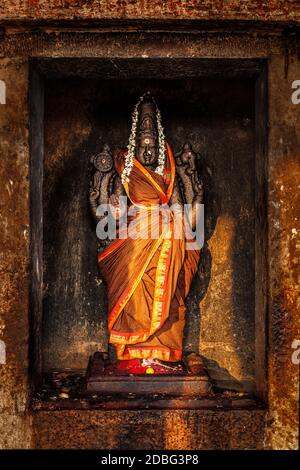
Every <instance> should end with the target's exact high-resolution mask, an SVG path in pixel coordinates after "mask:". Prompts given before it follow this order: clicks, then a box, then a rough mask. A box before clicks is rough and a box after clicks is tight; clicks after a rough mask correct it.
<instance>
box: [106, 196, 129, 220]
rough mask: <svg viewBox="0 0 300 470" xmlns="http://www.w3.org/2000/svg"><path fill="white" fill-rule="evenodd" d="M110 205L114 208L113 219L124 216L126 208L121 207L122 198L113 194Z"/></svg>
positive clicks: (109, 201)
mask: <svg viewBox="0 0 300 470" xmlns="http://www.w3.org/2000/svg"><path fill="white" fill-rule="evenodd" d="M108 203H109V204H111V205H112V206H113V207H112V211H111V213H112V215H113V217H115V218H116V219H118V218H120V217H121V216H122V215H123V214H124V212H125V210H126V208H125V207H124V206H123V205H121V206H120V197H119V195H118V194H112V195H111V196H110V198H109V200H108Z"/></svg>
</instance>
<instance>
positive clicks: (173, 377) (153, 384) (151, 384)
mask: <svg viewBox="0 0 300 470" xmlns="http://www.w3.org/2000/svg"><path fill="white" fill-rule="evenodd" d="M191 356H192V360H189V357H191ZM197 358H198V363H197ZM199 361H200V363H199ZM114 364H116V361H110V360H109V359H108V355H107V354H106V353H100V352H97V353H95V354H94V355H93V356H91V357H90V360H89V364H88V368H87V372H86V377H85V393H87V394H101V395H114V394H117V395H119V394H127V395H128V394H134V395H143V396H153V395H154V394H157V395H168V396H174V397H175V396H176V397H178V396H187V397H204V396H207V395H209V393H210V392H211V390H212V385H211V382H210V379H209V377H208V375H207V372H206V369H205V367H204V364H203V363H202V365H201V357H200V356H198V355H196V354H195V353H192V354H190V355H189V356H187V358H186V359H185V360H184V361H183V363H180V367H178V369H180V372H174V373H173V374H172V371H170V373H163V374H149V375H148V374H129V373H128V374H126V373H122V374H120V373H114Z"/></svg>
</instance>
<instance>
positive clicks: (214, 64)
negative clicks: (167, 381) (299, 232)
mask: <svg viewBox="0 0 300 470" xmlns="http://www.w3.org/2000/svg"><path fill="white" fill-rule="evenodd" d="M148 89H150V90H151V92H152V93H153V94H154V95H155V97H156V99H157V102H158V103H159V106H160V108H161V113H162V118H163V122H164V127H165V130H166V135H167V136H168V140H169V141H170V142H171V143H172V145H173V147H174V149H175V151H176V150H178V148H177V147H178V145H179V143H181V142H182V141H184V140H186V139H187V138H188V139H189V140H190V141H191V142H192V144H193V147H194V148H195V149H196V151H197V153H198V154H199V155H200V158H199V161H198V168H199V171H200V172H201V173H202V176H203V179H204V185H205V212H206V224H205V227H206V228H205V237H206V242H205V246H204V248H203V250H202V257H201V262H200V265H199V270H198V274H197V276H196V278H195V279H194V282H193V287H192V291H191V293H190V296H189V300H188V315H187V324H186V334H185V347H186V348H187V349H189V350H191V349H197V348H198V347H199V345H200V350H201V353H202V354H203V355H204V356H205V358H206V360H207V364H208V368H209V370H210V373H211V375H212V378H214V377H215V380H216V384H217V385H218V386H219V388H221V389H226V387H229V388H230V387H232V384H235V383H236V388H235V390H240V391H243V392H245V393H249V394H251V395H252V394H255V395H257V396H258V397H259V398H261V399H264V398H265V395H266V380H265V377H266V370H265V369H266V367H265V354H266V344H265V336H266V275H267V269H266V219H267V218H266V196H265V194H266V64H265V61H263V60H250V59H230V60H229V59H228V60H225V59H200V58H193V59H192V58H180V59H172V58H164V59H159V58H156V59H155V58H153V59H150V58H147V59H145V58H134V59H117V58H115V59H111V58H110V59H108V58H103V59H87V58H82V59H81V58H76V59H70V58H69V59H67V58H66V59H47V58H42V59H33V60H32V61H31V65H30V105H31V114H30V116H31V125H30V139H31V174H30V182H31V261H32V263H31V310H30V312H31V340H32V341H31V345H32V350H31V368H32V374H31V375H32V378H33V386H34V387H36V385H37V384H38V383H40V381H41V378H42V377H43V376H44V375H45V374H47V373H49V372H51V371H53V370H72V371H77V370H79V371H80V370H84V369H85V367H86V364H87V361H88V357H89V355H90V354H92V353H93V352H94V351H96V350H100V351H105V350H106V349H107V332H106V299H105V287H104V286H103V284H102V282H101V279H100V276H99V274H98V268H97V263H96V252H97V240H96V235H95V229H94V226H93V221H92V219H91V216H90V214H89V210H88V181H89V178H90V172H91V167H90V163H89V161H90V155H91V154H92V153H95V152H97V151H99V150H100V149H101V147H102V146H103V144H104V143H105V142H110V143H111V145H112V146H114V147H116V146H122V147H125V146H126V144H127V139H128V134H129V128H130V113H131V110H132V107H133V105H134V103H135V102H136V100H137V98H138V97H139V96H140V95H141V94H142V93H143V92H144V91H145V90H148ZM214 374H215V376H214ZM228 384H229V385H228ZM233 388H234V386H233ZM133 392H134V390H133ZM251 403H252V405H253V402H251Z"/></svg>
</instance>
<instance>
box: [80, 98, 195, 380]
mask: <svg viewBox="0 0 300 470" xmlns="http://www.w3.org/2000/svg"><path fill="white" fill-rule="evenodd" d="M196 157H197V156H196V154H195V152H194V151H193V149H192V147H191V145H190V144H189V143H188V142H187V143H185V144H184V145H183V148H182V151H181V152H179V154H177V155H176V156H175V157H174V154H173V151H172V148H171V145H170V144H169V143H168V142H167V141H166V140H165V134H164V129H163V127H162V123H161V114H160V111H159V109H158V106H157V104H156V102H155V100H154V98H153V96H152V95H151V93H150V92H147V93H145V94H144V95H143V96H142V97H141V98H140V100H139V101H138V103H137V104H136V106H135V108H134V112H133V115H132V128H131V134H130V137H129V144H128V147H127V150H124V149H121V148H118V149H116V150H115V151H114V153H113V154H112V153H111V150H110V147H109V146H108V145H107V144H105V146H104V148H103V150H102V152H100V153H99V154H97V155H96V156H93V157H92V158H91V162H92V164H93V166H94V168H95V170H96V171H95V173H94V175H93V180H92V182H91V187H90V196H89V200H90V207H91V210H92V213H93V216H94V218H95V221H96V222H99V221H101V220H102V221H103V215H102V214H100V215H99V213H98V212H97V207H98V206H99V205H100V204H107V203H108V204H111V206H112V207H113V208H114V209H115V210H114V211H113V212H114V217H115V219H116V225H117V230H120V220H121V218H122V209H120V207H121V206H119V202H120V198H121V196H123V197H124V198H125V197H126V198H127V199H126V201H127V205H128V207H127V208H130V207H131V208H134V209H136V211H135V213H134V214H133V215H132V214H131V215H130V213H129V216H128V218H127V224H129V223H131V224H132V222H134V221H136V220H137V219H138V223H139V227H140V229H143V228H145V230H146V232H147V234H148V235H149V224H148V222H149V216H150V215H151V227H152V230H153V227H154V228H155V230H156V229H157V231H156V233H159V235H158V236H156V237H151V236H147V237H132V236H130V234H128V235H127V236H125V237H124V236H123V237H118V236H117V237H116V238H115V239H113V240H106V241H105V242H104V243H102V245H101V251H100V252H99V255H98V263H99V270H100V274H101V276H102V278H103V279H104V281H105V284H106V287H107V297H108V330H109V343H110V348H113V350H114V352H115V357H116V359H117V362H118V364H119V366H120V367H121V368H123V369H124V368H125V369H126V368H128V370H130V372H133V373H134V370H136V371H138V372H137V373H141V371H145V373H154V374H160V373H164V372H165V371H167V372H168V373H171V374H172V369H174V370H177V371H178V369H180V365H181V364H183V363H182V361H183V359H184V360H187V363H188V366H189V368H190V370H192V371H194V372H195V373H197V371H199V370H200V369H201V368H203V367H204V365H203V360H202V358H201V356H200V355H199V354H197V352H196V351H194V352H190V353H189V354H188V355H187V356H186V357H183V333H184V326H185V315H186V307H185V299H186V298H187V295H188V293H189V290H190V285H191V281H192V278H193V276H194V274H195V273H196V271H197V268H198V262H199V257H200V248H201V247H200V246H198V245H197V244H195V246H193V248H190V249H187V238H186V234H185V235H183V236H182V237H177V236H175V231H176V230H177V231H178V228H182V229H183V225H184V221H183V219H182V218H181V219H178V220H179V221H180V222H178V220H177V219H176V218H175V215H174V211H172V210H171V211H168V209H169V208H172V207H176V208H177V209H176V210H177V211H178V208H179V209H180V208H181V209H182V210H183V208H184V204H190V222H189V224H190V229H191V232H192V231H193V230H194V229H195V227H196V225H197V217H198V215H197V210H196V207H197V205H198V206H199V204H202V203H203V184H202V181H201V179H200V178H199V176H198V173H197V168H196ZM157 206H159V207H160V208H161V210H159V211H154V210H153V208H154V207H157ZM167 212H169V214H168V217H166V213H167ZM182 213H183V214H184V211H182ZM180 224H182V227H179V226H180ZM182 233H183V230H182ZM133 364H134V367H133Z"/></svg>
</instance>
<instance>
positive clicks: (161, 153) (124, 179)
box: [121, 92, 166, 185]
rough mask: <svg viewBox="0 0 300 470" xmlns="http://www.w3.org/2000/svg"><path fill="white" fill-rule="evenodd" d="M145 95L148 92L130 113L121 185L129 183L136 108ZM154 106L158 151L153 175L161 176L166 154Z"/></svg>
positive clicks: (158, 117)
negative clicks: (130, 123)
mask: <svg viewBox="0 0 300 470" xmlns="http://www.w3.org/2000/svg"><path fill="white" fill-rule="evenodd" d="M147 94H148V92H147V93H144V95H142V96H141V97H140V99H139V101H138V102H137V104H136V105H135V107H134V110H133V113H132V126H131V132H130V136H129V142H128V146H127V150H128V153H127V156H126V158H125V166H124V170H123V172H122V175H121V180H122V184H123V185H124V184H125V183H129V175H130V173H131V170H132V167H133V164H134V158H135V147H136V129H137V123H138V119H139V112H138V107H139V105H140V103H141V102H142V101H143V100H144V97H145V96H146V95H147ZM155 106H156V123H157V130H158V149H159V150H158V166H157V167H156V169H155V173H157V174H158V175H161V176H163V174H164V168H165V153H166V145H165V135H164V128H163V127H162V125H161V114H160V111H159V109H158V107H157V104H156V103H155Z"/></svg>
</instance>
